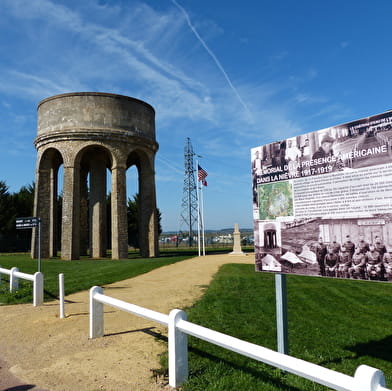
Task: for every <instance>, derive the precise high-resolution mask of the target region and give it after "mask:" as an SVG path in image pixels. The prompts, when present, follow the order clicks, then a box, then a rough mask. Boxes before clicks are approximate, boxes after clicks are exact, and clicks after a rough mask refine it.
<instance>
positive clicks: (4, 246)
mask: <svg viewBox="0 0 392 391" xmlns="http://www.w3.org/2000/svg"><path fill="white" fill-rule="evenodd" d="M33 205H34V184H31V185H27V186H23V187H21V189H20V190H19V191H18V192H16V193H10V191H9V188H8V186H7V184H6V182H5V181H0V252H26V251H29V250H30V246H31V230H30V229H23V230H17V229H16V228H15V219H16V218H17V217H29V216H32V213H33Z"/></svg>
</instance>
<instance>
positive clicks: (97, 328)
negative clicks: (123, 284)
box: [90, 286, 103, 339]
mask: <svg viewBox="0 0 392 391" xmlns="http://www.w3.org/2000/svg"><path fill="white" fill-rule="evenodd" d="M96 293H101V294H102V293H103V289H102V288H101V287H100V286H93V287H92V288H91V289H90V338H91V339H93V338H99V337H103V304H102V303H100V302H98V301H96V300H95V299H94V295H95V294H96Z"/></svg>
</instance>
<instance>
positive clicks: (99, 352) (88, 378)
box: [0, 254, 254, 391]
mask: <svg viewBox="0 0 392 391" xmlns="http://www.w3.org/2000/svg"><path fill="white" fill-rule="evenodd" d="M225 263H254V255H253V254H249V255H248V256H228V255H209V256H206V257H196V258H192V259H189V260H186V261H183V262H179V263H176V264H174V265H169V266H164V267H162V268H160V269H156V270H153V271H151V272H149V273H147V274H143V275H141V276H138V277H135V278H132V279H129V280H124V281H119V282H117V283H114V284H110V285H108V286H106V287H105V292H104V293H105V294H107V295H109V296H113V297H115V298H118V299H121V300H125V301H127V302H131V303H134V304H137V305H140V306H143V307H147V308H150V309H153V310H155V311H159V312H162V313H165V314H168V313H169V311H170V310H171V309H173V308H185V307H187V306H190V305H191V304H192V303H194V302H195V301H196V300H198V299H199V298H200V297H201V296H202V294H203V291H204V289H205V287H206V286H207V285H208V284H209V283H210V281H211V279H212V277H213V275H214V274H215V273H216V272H217V270H218V269H219V267H220V266H221V265H223V264H225ZM65 281H66V276H65ZM66 299H67V303H66V315H67V317H66V319H59V318H58V311H59V306H58V302H49V303H47V304H45V305H44V306H41V307H37V308H34V307H33V306H32V305H31V304H28V305H27V304H26V305H17V306H5V307H0V318H1V329H0V355H1V358H2V360H3V361H0V390H2V391H25V390H32V391H43V390H47V391H74V390H80V391H97V390H106V391H112V390H113V391H119V390H124V391H125V390H130V391H131V390H132V391H155V390H162V388H163V387H164V384H165V383H164V382H163V381H162V380H160V379H154V378H153V376H152V375H153V373H154V371H152V370H153V369H157V368H159V355H160V354H161V353H162V352H163V351H165V350H166V344H165V343H164V342H162V341H164V340H165V336H166V335H167V334H166V328H165V327H163V326H161V325H159V324H157V323H154V322H150V321H148V320H145V319H142V318H138V317H135V316H133V315H130V314H127V313H124V312H121V311H119V310H116V309H113V308H111V307H105V337H104V338H98V339H94V340H90V339H89V338H88V333H89V316H88V292H87V291H85V292H80V293H77V294H73V295H70V296H68V297H67V298H66Z"/></svg>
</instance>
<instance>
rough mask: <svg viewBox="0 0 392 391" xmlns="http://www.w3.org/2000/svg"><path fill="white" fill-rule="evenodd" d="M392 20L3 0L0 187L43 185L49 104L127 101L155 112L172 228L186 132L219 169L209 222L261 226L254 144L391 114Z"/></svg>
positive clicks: (295, 5)
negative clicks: (103, 95) (39, 131)
mask: <svg viewBox="0 0 392 391" xmlns="http://www.w3.org/2000/svg"><path fill="white" fill-rule="evenodd" d="M391 13H392V2H390V1H382V0H380V1H373V2H371V1H361V0H357V1H351V0H346V1H344V2H342V1H336V0H330V1H328V2H326V1H318V0H316V1H315V0H312V1H305V0H304V1H296V2H294V1H291V0H285V1H265V0H260V1H257V2H255V1H253V0H242V1H237V0H225V1H205V0H198V1H191V0H176V1H175V0H160V1H132V0H127V1H125V0H124V1H121V0H112V1H103V0H83V1H79V0H75V1H74V0H33V1H31V0H1V1H0V15H1V16H0V75H1V81H0V121H1V122H0V124H1V128H0V144H1V153H0V180H5V181H6V183H7V184H8V186H9V188H10V191H12V192H14V191H18V190H19V188H20V187H21V186H23V185H26V184H29V183H31V182H32V181H33V180H34V172H35V163H36V152H35V149H34V146H33V141H34V138H35V136H36V107H37V104H38V102H39V101H40V100H41V99H44V98H46V97H48V96H51V95H55V94H61V93H66V92H73V91H100V92H110V93H117V94H124V95H129V96H132V97H135V98H138V99H142V100H144V101H146V102H148V103H149V104H151V105H152V106H153V107H154V108H155V110H156V128H157V140H158V143H159V145H160V149H159V151H158V153H157V157H156V185H157V202H158V207H159V208H160V210H161V213H162V224H163V228H164V230H177V229H178V225H179V216H180V212H181V198H182V187H183V179H184V178H183V176H184V173H183V171H184V161H183V159H184V158H183V150H184V145H185V140H186V138H187V137H190V138H191V141H192V144H193V148H194V150H195V152H197V153H198V154H199V155H201V156H202V159H200V164H201V166H202V167H203V168H204V169H205V170H206V171H208V174H209V175H208V178H207V179H208V187H207V188H205V191H204V199H205V220H206V228H211V229H217V228H224V227H233V225H234V223H239V225H240V228H241V227H243V228H245V227H252V199H251V177H250V148H252V147H256V146H258V145H262V144H266V143H269V142H272V141H275V140H280V139H283V138H287V137H290V136H293V135H297V134H302V133H305V132H310V131H314V130H318V129H322V128H325V127H328V126H333V125H336V124H339V123H343V122H348V121H350V120H354V119H357V118H361V117H365V116H368V115H372V114H376V113H380V112H383V111H386V110H389V109H391V108H392V102H391V100H390V98H389V95H390V87H391V76H390V74H389V72H390V69H391V62H392V54H391V50H390V38H391V29H390V15H391ZM128 177H129V183H130V185H129V190H128V196H132V195H133V194H134V193H135V192H136V191H137V189H136V187H135V186H136V185H135V172H134V171H132V170H130V172H129V174H128Z"/></svg>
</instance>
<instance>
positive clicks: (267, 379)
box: [135, 327, 301, 391]
mask: <svg viewBox="0 0 392 391" xmlns="http://www.w3.org/2000/svg"><path fill="white" fill-rule="evenodd" d="M154 328H155V327H150V328H148V329H142V330H139V331H142V332H143V333H146V334H148V335H151V336H153V337H155V338H156V339H158V340H160V341H163V342H166V343H167V342H168V338H167V336H165V335H162V334H161V333H157V332H155V331H153V329H154ZM135 331H138V330H135ZM188 351H189V352H191V353H193V354H195V355H197V356H199V357H202V358H206V359H208V360H210V361H213V362H215V363H223V364H225V365H227V366H230V367H232V368H234V369H236V370H240V371H243V372H245V373H247V374H249V375H251V376H253V377H255V378H257V379H259V380H261V381H264V382H266V383H269V384H273V385H274V386H275V387H277V389H279V390H286V391H301V389H300V388H297V387H294V386H290V385H287V384H284V383H283V382H281V381H279V379H276V378H273V377H272V376H271V377H269V376H265V375H263V374H261V373H260V371H258V370H256V369H254V368H249V367H247V366H245V365H238V364H236V363H234V362H232V361H229V360H225V359H222V358H221V357H217V356H215V355H213V354H210V353H207V352H205V351H203V350H200V349H198V348H195V347H192V346H188ZM272 369H275V368H272ZM275 370H276V369H275ZM154 371H158V372H162V373H166V372H167V370H166V369H165V368H162V369H159V370H154ZM279 373H280V376H281V377H282V378H284V377H285V375H286V372H284V371H279ZM189 375H190V376H199V375H202V371H199V372H196V373H195V372H192V370H191V369H190V371H189Z"/></svg>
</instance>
